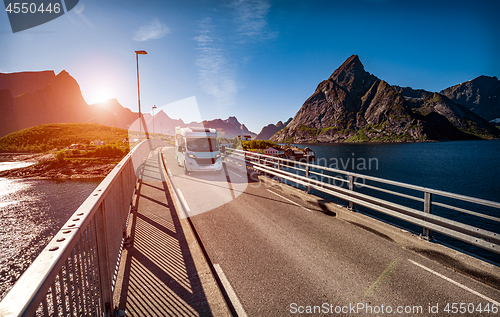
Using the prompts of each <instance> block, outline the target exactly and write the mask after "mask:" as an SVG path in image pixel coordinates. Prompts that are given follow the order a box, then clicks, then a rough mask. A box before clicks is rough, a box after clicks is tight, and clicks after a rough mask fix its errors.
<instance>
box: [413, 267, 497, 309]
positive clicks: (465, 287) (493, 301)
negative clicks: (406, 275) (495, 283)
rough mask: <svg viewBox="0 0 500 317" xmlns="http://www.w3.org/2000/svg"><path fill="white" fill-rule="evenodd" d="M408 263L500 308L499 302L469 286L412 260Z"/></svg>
mask: <svg viewBox="0 0 500 317" xmlns="http://www.w3.org/2000/svg"><path fill="white" fill-rule="evenodd" d="M408 261H410V262H411V263H413V264H415V265H416V266H419V267H421V268H423V269H424V270H426V271H428V272H430V273H432V274H434V275H437V276H439V277H440V278H442V279H444V280H446V281H448V282H450V283H452V284H455V285H456V286H458V287H460V288H462V289H464V290H466V291H468V292H470V293H472V294H474V295H477V296H479V297H481V298H482V299H485V300H487V301H489V302H490V303H493V304H496V305H498V306H500V303H499V302H497V301H495V300H493V299H491V298H489V297H487V296H485V295H483V294H481V293H478V292H476V291H475V290H473V289H470V288H468V287H467V286H465V285H462V284H460V283H458V282H455V281H454V280H452V279H451V278H448V277H446V276H444V275H442V274H439V273H438V272H436V271H433V270H431V269H429V268H428V267H425V266H423V265H422V264H420V263H417V262H415V261H412V260H410V259H408Z"/></svg>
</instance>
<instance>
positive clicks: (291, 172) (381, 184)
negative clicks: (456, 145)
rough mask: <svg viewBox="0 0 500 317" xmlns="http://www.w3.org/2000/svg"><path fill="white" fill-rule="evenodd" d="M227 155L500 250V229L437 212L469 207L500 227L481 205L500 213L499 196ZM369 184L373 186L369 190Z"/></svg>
mask: <svg viewBox="0 0 500 317" xmlns="http://www.w3.org/2000/svg"><path fill="white" fill-rule="evenodd" d="M224 159H225V161H226V162H229V161H231V162H233V163H236V164H240V165H242V164H245V165H246V166H247V167H249V168H252V169H254V170H256V171H259V172H262V173H266V174H268V175H270V176H272V177H276V178H278V180H279V181H283V180H287V181H290V182H293V183H295V184H298V185H302V186H304V187H305V189H306V191H308V192H309V191H310V190H311V189H314V190H317V191H319V192H323V193H326V194H328V195H332V196H335V197H337V198H340V199H343V200H345V201H348V202H349V208H350V209H353V208H354V206H355V204H357V205H360V206H364V207H366V208H369V209H372V210H375V211H378V212H381V213H384V214H386V215H389V216H392V217H395V218H397V219H400V220H403V221H406V222H409V223H412V224H414V225H417V226H420V227H422V228H423V233H422V235H423V237H424V238H429V236H430V232H431V230H432V231H435V232H439V233H441V234H444V235H447V236H449V237H452V238H455V239H458V240H461V241H463V242H466V243H469V244H472V245H475V246H478V247H480V248H483V249H486V250H489V251H492V252H495V253H500V234H499V233H498V232H494V231H491V230H485V229H483V228H479V227H478V226H473V225H470V224H466V223H463V222H460V221H457V220H452V219H448V218H446V217H442V216H438V215H436V214H433V213H432V211H433V207H434V208H436V207H438V208H443V209H447V210H451V211H453V212H460V213H466V214H469V215H472V216H475V217H479V219H482V221H488V222H490V223H493V224H494V225H493V226H494V227H496V228H499V227H500V226H498V224H499V223H500V218H498V217H495V216H493V215H488V214H484V213H480V212H477V211H476V209H478V208H479V207H480V206H486V207H488V208H491V209H493V210H494V211H496V212H494V213H493V214H497V215H498V214H500V203H498V202H493V201H488V200H484V199H478V198H473V197H469V196H464V195H459V194H454V193H449V192H445V191H440V190H435V189H431V188H426V187H421V186H415V185H410V184H406V183H401V182H396V181H391V180H387V179H382V178H378V177H373V176H368V175H362V174H358V173H353V172H349V171H343V170H339V169H333V168H329V167H325V166H320V165H316V164H310V163H307V162H301V161H295V160H289V159H284V158H278V157H273V156H269V155H263V154H259V153H255V152H248V151H242V150H238V149H231V148H227V149H226V153H225V158H224ZM341 176H343V177H341ZM361 189H363V191H364V192H363V193H361V192H360V191H361ZM367 189H368V190H371V192H370V193H367ZM384 195H385V196H388V197H394V196H397V197H400V198H404V199H406V201H412V203H405V204H404V205H403V204H399V203H394V202H393V201H394V199H382V198H381V197H382V196H384ZM437 196H440V197H444V198H445V199H446V203H444V202H438V201H436V200H435V197H437ZM400 200H401V199H400ZM458 202H466V203H467V204H468V206H469V205H470V206H471V207H469V208H463V207H461V206H460V205H461V204H459V203H458ZM418 206H420V207H418ZM471 209H474V210H471ZM456 218H460V217H456Z"/></svg>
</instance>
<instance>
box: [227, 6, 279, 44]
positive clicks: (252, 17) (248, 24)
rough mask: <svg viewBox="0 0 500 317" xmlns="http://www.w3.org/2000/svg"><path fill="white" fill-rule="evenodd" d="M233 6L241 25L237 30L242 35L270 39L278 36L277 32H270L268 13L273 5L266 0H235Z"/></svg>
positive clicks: (236, 20)
mask: <svg viewBox="0 0 500 317" xmlns="http://www.w3.org/2000/svg"><path fill="white" fill-rule="evenodd" d="M231 7H233V8H234V9H235V14H236V17H235V22H236V23H237V24H238V25H239V27H238V28H237V32H238V33H239V35H240V36H244V37H248V38H252V39H270V38H274V37H276V36H277V32H268V31H267V30H266V27H267V19H266V17H267V14H268V13H269V9H270V8H271V5H270V4H269V3H268V2H267V1H264V0H235V1H233V2H232V4H231Z"/></svg>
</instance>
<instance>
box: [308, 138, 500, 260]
mask: <svg viewBox="0 0 500 317" xmlns="http://www.w3.org/2000/svg"><path fill="white" fill-rule="evenodd" d="M300 146H301V147H304V146H305V145H300ZM307 146H309V147H310V148H311V149H313V150H314V151H315V152H316V157H317V160H316V163H318V164H319V165H323V166H330V167H332V168H338V169H341V170H348V171H352V172H355V173H359V174H364V175H371V176H376V177H379V178H384V179H388V180H394V181H399V182H403V183H407V184H412V185H419V186H423V187H428V188H433V189H438V190H443V191H447V192H451V193H457V194H462V195H466V196H471V197H476V198H482V199H486V200H491V201H496V202H500V164H499V160H500V140H487V141H456V142H436V143H404V144H333V145H332V144H328V145H324V144H320V145H307ZM353 161H354V165H353V164H352V163H353ZM369 163H371V166H370V164H369ZM334 174H335V173H332V175H334ZM337 175H341V174H337ZM344 178H345V177H344ZM337 184H338V185H340V184H341V182H337ZM367 184H369V185H377V186H381V185H380V184H379V183H373V182H367ZM344 187H345V188H346V185H344ZM382 187H384V188H386V189H391V190H392V189H395V188H394V187H391V186H389V185H382ZM356 190H358V191H360V192H364V193H367V194H371V195H374V196H376V197H380V198H383V199H388V200H391V201H393V202H396V203H400V204H404V205H406V206H409V207H412V208H415V209H419V210H423V203H421V202H415V201H411V200H407V199H404V198H399V197H397V196H393V195H388V194H384V193H380V192H376V191H372V190H368V189H362V188H361V189H356ZM402 192H404V193H406V194H411V195H416V196H417V197H421V198H423V194H421V193H419V192H415V191H412V190H404V191H402ZM316 194H318V195H320V196H323V197H325V198H327V199H330V200H332V197H331V196H326V195H325V194H322V193H316ZM434 199H435V200H436V201H439V202H443V203H452V204H453V205H455V206H459V207H462V208H468V209H470V210H473V211H477V212H482V213H485V214H490V215H493V216H496V217H500V211H499V210H498V209H496V210H495V209H492V208H488V207H481V206H479V207H478V206H477V205H470V204H468V203H461V202H458V203H457V202H456V201H452V200H450V199H446V198H441V197H438V196H434ZM333 200H334V201H335V202H337V203H339V204H343V205H346V204H347V203H346V202H345V201H342V200H339V199H333ZM359 210H360V211H361V212H364V213H367V214H370V215H372V216H374V217H377V218H379V219H382V220H384V221H387V222H390V223H393V224H396V225H398V226H401V227H404V228H406V229H408V230H410V231H412V232H415V233H417V234H420V233H422V229H421V228H420V227H418V226H414V225H411V224H408V223H405V222H402V221H399V220H396V219H394V218H392V217H389V216H385V215H383V214H380V213H378V212H374V211H371V210H368V209H364V208H359ZM433 213H434V214H437V215H440V216H444V217H447V218H449V219H454V220H457V221H461V222H464V223H467V224H471V225H474V226H479V227H481V228H484V229H487V230H490V231H495V232H500V224H499V223H495V222H492V221H485V220H483V219H482V218H478V217H474V216H469V215H467V214H463V213H460V212H453V211H449V210H447V209H444V208H439V207H433ZM433 236H434V238H435V239H436V240H437V241H440V242H444V243H447V244H450V245H452V246H455V247H458V248H460V249H464V250H466V251H468V252H471V253H474V254H477V255H480V256H482V257H484V258H486V259H488V260H491V261H494V262H497V263H500V256H499V255H498V254H495V253H490V252H486V251H483V250H482V249H480V248H476V247H472V246H470V245H468V244H466V243H463V242H460V241H457V240H454V239H451V238H448V237H446V236H443V235H440V234H437V233H433Z"/></svg>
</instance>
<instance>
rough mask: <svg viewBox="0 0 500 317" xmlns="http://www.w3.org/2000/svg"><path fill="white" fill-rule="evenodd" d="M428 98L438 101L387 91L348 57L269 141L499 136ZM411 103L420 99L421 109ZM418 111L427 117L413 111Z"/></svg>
mask: <svg viewBox="0 0 500 317" xmlns="http://www.w3.org/2000/svg"><path fill="white" fill-rule="evenodd" d="M402 93H406V94H409V93H411V94H413V97H412V96H406V97H404V96H403V95H402ZM438 95H439V94H438ZM439 96H441V95H439ZM443 97H444V98H446V97H445V96H443ZM433 98H437V97H436V95H435V94H432V96H431V95H430V94H427V92H425V91H423V90H414V89H412V88H409V87H406V88H401V87H398V86H391V85H389V84H388V83H387V82H385V81H384V80H381V79H379V78H377V77H376V76H374V75H372V74H370V73H368V72H367V71H365V69H364V66H363V64H362V63H361V61H360V60H359V57H358V56H357V55H352V56H351V57H349V58H348V59H347V60H346V61H345V62H344V63H343V64H342V65H341V66H340V67H339V68H337V69H336V70H335V71H334V72H333V74H332V75H331V76H330V77H329V78H328V79H327V80H324V81H322V82H321V83H319V85H318V86H317V88H316V90H315V92H314V93H313V94H312V95H311V96H310V97H309V98H308V99H307V100H306V101H305V102H304V104H303V105H302V107H301V108H300V109H299V111H298V112H297V113H296V115H295V116H294V118H293V120H292V121H291V122H290V123H289V124H288V126H287V127H286V128H285V129H282V130H280V131H278V132H277V133H276V134H274V135H273V136H272V137H271V138H270V140H271V141H275V142H290V143H292V142H293V143H311V142H321V143H331V142H360V141H377V142H380V141H385V142H387V141H388V142H402V141H432V140H462V139H475V138H483V137H484V138H493V137H498V136H499V134H500V130H498V129H496V128H495V127H493V126H492V125H491V124H489V123H488V122H487V121H486V120H484V119H481V118H480V117H477V116H476V115H475V114H473V113H472V112H470V111H469V110H468V109H466V107H463V106H458V105H457V104H455V103H453V102H452V101H451V100H450V99H448V98H446V99H444V98H441V97H440V98H439V100H436V102H435V103H433ZM412 99H413V100H417V99H421V100H422V103H421V104H418V103H415V102H413V101H412ZM422 106H425V109H426V111H424V109H421V110H422V111H420V112H419V111H417V110H418V109H417V108H419V107H420V108H421V107H422ZM412 107H413V108H412ZM414 109H415V111H414ZM450 119H451V120H450ZM459 119H460V120H459Z"/></svg>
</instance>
